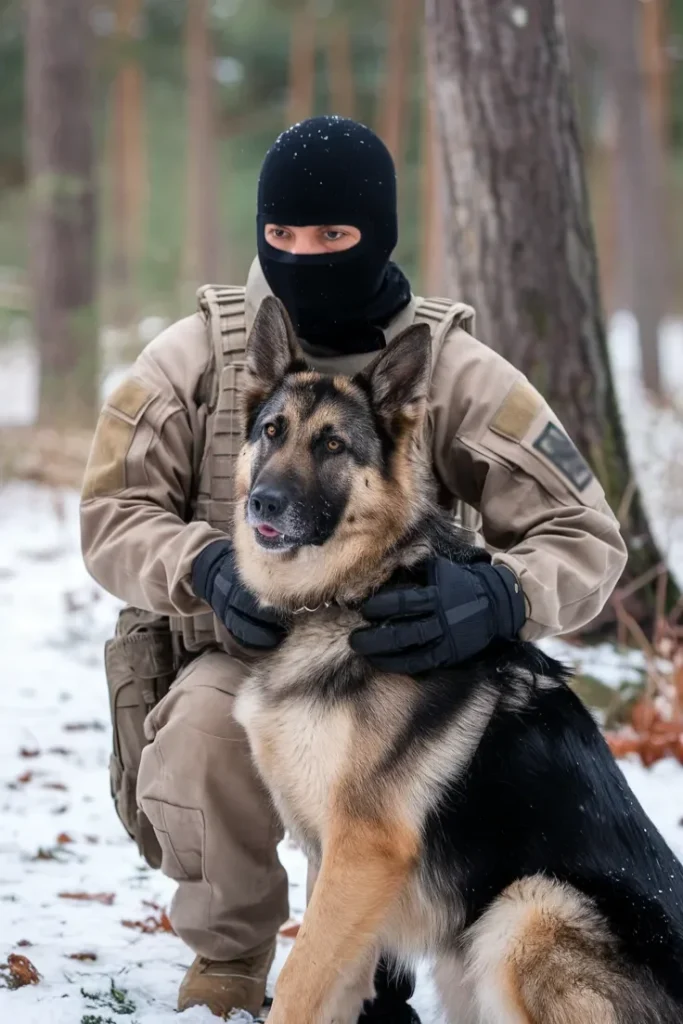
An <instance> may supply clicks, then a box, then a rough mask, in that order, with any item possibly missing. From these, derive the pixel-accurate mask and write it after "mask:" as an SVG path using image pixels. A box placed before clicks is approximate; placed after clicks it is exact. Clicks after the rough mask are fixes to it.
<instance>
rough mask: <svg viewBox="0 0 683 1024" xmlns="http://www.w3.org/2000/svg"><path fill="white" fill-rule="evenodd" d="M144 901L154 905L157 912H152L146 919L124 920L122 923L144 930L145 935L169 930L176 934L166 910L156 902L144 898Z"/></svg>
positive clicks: (126, 926)
mask: <svg viewBox="0 0 683 1024" xmlns="http://www.w3.org/2000/svg"><path fill="white" fill-rule="evenodd" d="M143 902H144V903H145V904H146V905H147V906H151V907H154V909H155V910H156V911H157V913H156V914H150V915H149V917H146V918H145V919H144V921H122V922H121V924H122V925H123V927H124V928H134V929H135V930H136V931H138V932H143V933H144V934H145V935H157V934H158V933H159V932H168V933H170V934H171V935H175V932H174V931H173V925H172V924H171V922H170V920H169V918H168V914H167V913H166V911H165V910H164V909H163V908H162V907H159V906H158V905H157V904H155V903H150V902H148V901H147V900H144V901H143Z"/></svg>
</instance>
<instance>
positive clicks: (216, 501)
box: [171, 285, 478, 652]
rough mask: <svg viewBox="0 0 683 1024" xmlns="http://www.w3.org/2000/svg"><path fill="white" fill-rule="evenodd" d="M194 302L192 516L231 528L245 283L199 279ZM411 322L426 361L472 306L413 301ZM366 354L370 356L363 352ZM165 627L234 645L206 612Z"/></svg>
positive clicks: (193, 645) (468, 327)
mask: <svg viewBox="0 0 683 1024" xmlns="http://www.w3.org/2000/svg"><path fill="white" fill-rule="evenodd" d="M197 299H198V307H199V311H200V313H201V314H202V315H203V316H204V319H205V321H206V326H207V331H208V332H209V336H210V339H211V343H212V348H213V359H214V364H213V373H212V375H211V377H210V384H209V386H208V388H207V395H206V401H207V406H208V413H209V415H208V418H207V424H206V441H205V445H204V451H203V455H202V458H201V462H200V465H199V466H198V467H196V474H197V481H198V483H197V490H196V495H195V499H194V503H193V504H194V515H193V518H194V519H201V520H203V521H205V522H208V523H210V524H211V525H212V526H214V527H216V529H218V530H224V531H225V532H226V533H227V534H229V533H231V532H232V515H233V501H234V473H235V462H236V459H237V456H238V454H239V450H240V447H241V444H242V420H241V411H240V389H241V386H242V376H243V374H244V359H245V349H246V340H247V338H246V318H245V289H244V288H236V287H218V286H214V285H205V286H204V287H203V288H200V289H199V291H198V293H197ZM414 322H415V323H426V324H427V325H428V327H429V328H430V330H431V333H432V366H433V365H434V363H435V361H436V358H437V356H438V354H439V352H440V351H441V346H442V345H443V342H444V339H445V337H446V335H447V334H448V332H449V331H450V329H451V328H452V327H454V326H456V325H457V326H459V327H462V328H463V330H465V331H467V332H468V333H470V334H471V333H473V329H474V310H473V309H472V307H471V306H467V305H465V303H462V302H457V303H453V302H452V301H451V300H450V299H441V298H429V299H421V300H419V301H418V304H417V308H416V311H415V318H414ZM369 358H371V357H369ZM454 512H455V515H456V518H458V519H459V520H460V522H461V523H462V525H463V526H465V527H467V528H468V529H473V530H476V529H478V526H477V525H476V517H477V513H476V512H475V511H474V509H469V507H468V506H464V505H463V504H462V503H460V502H458V503H457V506H456V507H455V508H454ZM171 630H172V632H173V633H174V634H175V637H176V641H178V640H180V641H181V644H182V647H184V648H185V650H187V651H191V652H194V651H198V650H201V649H202V648H205V647H207V646H212V645H215V644H218V645H219V646H221V647H223V648H227V649H228V650H230V649H232V650H234V641H232V640H231V638H230V636H229V634H228V633H227V631H226V630H225V628H224V627H223V625H222V624H221V623H219V622H218V620H217V619H216V618H215V616H214V615H213V613H212V612H210V611H207V612H205V613H202V614H199V615H195V616H192V617H182V618H180V617H173V618H171Z"/></svg>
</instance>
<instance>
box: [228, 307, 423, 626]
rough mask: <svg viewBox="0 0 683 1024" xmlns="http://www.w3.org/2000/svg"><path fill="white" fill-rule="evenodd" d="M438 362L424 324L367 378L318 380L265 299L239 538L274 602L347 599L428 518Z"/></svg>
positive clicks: (250, 574) (252, 361)
mask: <svg viewBox="0 0 683 1024" xmlns="http://www.w3.org/2000/svg"><path fill="white" fill-rule="evenodd" d="M430 362H431V344H430V332H429V328H428V327H427V326H426V325H414V326H412V327H409V328H408V329H407V330H406V331H404V332H403V333H402V334H401V335H400V336H399V337H397V338H396V339H395V340H394V341H393V342H391V344H389V345H388V346H387V348H386V349H384V350H383V351H382V352H381V353H380V354H379V355H378V356H377V358H376V359H375V360H374V361H373V362H372V363H371V364H370V365H369V366H368V367H367V369H366V370H364V371H363V373H361V374H358V375H357V376H356V377H353V378H348V377H342V376H335V377H332V376H326V375H323V374H320V373H317V372H314V371H313V370H311V369H310V368H309V367H308V366H307V365H306V363H305V362H304V361H303V360H302V358H301V356H300V353H299V352H298V351H297V344H296V336H295V334H294V330H293V328H292V325H291V323H290V321H289V318H288V316H287V313H286V311H285V309H284V307H283V306H282V304H281V303H280V302H279V301H278V300H277V299H274V298H272V297H269V298H266V299H265V300H264V301H263V303H262V305H261V307H260V309H259V312H258V314H257V316H256V320H255V322H254V326H253V329H252V331H251V334H250V336H249V340H248V343H247V380H246V384H245V388H244V392H243V411H244V435H245V443H244V446H243V448H242V451H241V453H240V458H239V462H238V470H237V478H236V496H237V503H236V516H235V536H234V539H235V545H236V549H237V555H238V560H239V566H240V572H241V574H242V576H243V578H244V580H245V582H246V583H247V585H248V586H250V587H251V589H252V590H253V591H254V592H255V593H256V594H257V595H258V596H259V597H260V598H261V599H262V600H263V601H264V602H267V603H269V604H276V605H279V606H281V607H290V608H291V607H298V606H299V605H301V604H309V605H310V604H311V603H312V602H315V603H318V602H320V601H323V600H331V599H333V598H334V597H339V596H342V594H346V595H348V593H349V592H350V591H352V590H353V588H354V586H355V585H356V583H357V582H358V581H360V580H361V579H368V577H370V578H371V577H372V573H373V571H374V570H375V569H376V567H377V566H378V565H379V564H380V563H381V561H382V559H383V557H384V556H385V555H386V552H387V551H388V550H389V549H390V548H391V547H392V546H393V545H395V544H396V542H397V541H398V540H400V538H401V537H403V536H405V535H406V533H407V532H408V531H409V530H410V528H411V526H412V525H413V524H414V523H415V522H416V521H417V519H418V518H419V516H420V514H421V512H422V510H423V508H424V503H425V501H426V500H427V498H428V482H427V475H426V473H425V469H424V458H423V457H422V456H421V451H420V448H421V446H420V440H421V437H422V433H423V427H424V418H425V413H426V404H427V393H428V387H429V378H430Z"/></svg>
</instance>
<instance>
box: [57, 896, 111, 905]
mask: <svg viewBox="0 0 683 1024" xmlns="http://www.w3.org/2000/svg"><path fill="white" fill-rule="evenodd" d="M57 895H58V896H59V898H60V900H80V901H81V902H82V903H101V904H102V905H103V906H105V907H111V905H112V904H113V902H114V900H115V899H116V894H115V893H113V892H58V893H57Z"/></svg>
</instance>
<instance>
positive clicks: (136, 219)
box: [107, 0, 147, 327]
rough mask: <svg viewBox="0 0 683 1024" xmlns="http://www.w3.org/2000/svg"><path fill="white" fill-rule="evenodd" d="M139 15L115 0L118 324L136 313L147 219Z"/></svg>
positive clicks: (112, 166) (127, 2) (112, 142)
mask: <svg viewBox="0 0 683 1024" xmlns="http://www.w3.org/2000/svg"><path fill="white" fill-rule="evenodd" d="M141 18H142V0H117V4H116V27H115V33H114V39H113V51H114V63H115V67H116V71H115V75H114V80H113V83H112V86H111V107H110V123H109V137H108V139H107V147H108V152H107V164H108V169H109V172H110V175H111V199H112V204H111V208H112V253H111V268H110V282H111V286H112V291H113V302H112V318H113V322H114V323H115V324H116V325H117V326H120V327H129V326H130V324H131V323H132V322H133V319H134V316H135V313H136V311H137V310H136V307H137V302H136V296H137V280H138V268H139V261H140V258H141V255H142V251H143V243H144V227H145V221H146V216H145V213H146V205H147V177H146V159H145V154H146V134H145V112H144V104H145V96H144V71H143V68H142V66H141V63H140V53H139V45H138V40H139V36H140V30H141Z"/></svg>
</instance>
